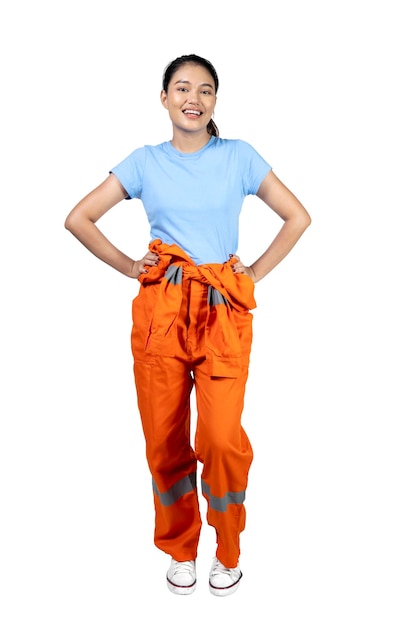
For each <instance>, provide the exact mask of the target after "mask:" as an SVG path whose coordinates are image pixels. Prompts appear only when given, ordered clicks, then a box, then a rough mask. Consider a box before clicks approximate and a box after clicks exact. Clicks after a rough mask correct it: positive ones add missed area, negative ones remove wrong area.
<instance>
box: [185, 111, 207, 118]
mask: <svg viewBox="0 0 417 626" xmlns="http://www.w3.org/2000/svg"><path fill="white" fill-rule="evenodd" d="M183 113H184V115H195V116H196V117H200V115H203V112H202V111H196V110H195V109H185V110H184V111H183Z"/></svg>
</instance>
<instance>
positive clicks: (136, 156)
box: [110, 147, 146, 198]
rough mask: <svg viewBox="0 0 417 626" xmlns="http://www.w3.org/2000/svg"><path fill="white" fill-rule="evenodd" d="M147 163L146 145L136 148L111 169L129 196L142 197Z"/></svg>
mask: <svg viewBox="0 0 417 626" xmlns="http://www.w3.org/2000/svg"><path fill="white" fill-rule="evenodd" d="M145 163H146V147H142V148H137V149H136V150H134V151H133V152H132V153H131V154H129V156H128V157H126V158H125V159H123V161H121V162H120V163H119V164H118V165H116V166H115V167H113V168H112V169H111V170H110V174H114V175H115V176H116V177H117V178H118V180H119V181H120V183H121V184H122V185H123V188H124V189H125V190H126V192H127V193H128V194H129V198H140V197H141V195H142V185H143V175H144V171H145Z"/></svg>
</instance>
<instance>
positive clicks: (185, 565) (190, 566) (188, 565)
mask: <svg viewBox="0 0 417 626" xmlns="http://www.w3.org/2000/svg"><path fill="white" fill-rule="evenodd" d="M179 572H181V573H183V572H184V573H187V574H190V575H191V576H193V575H194V562H193V561H176V562H175V565H174V571H173V574H172V575H173V576H174V575H175V574H178V573H179Z"/></svg>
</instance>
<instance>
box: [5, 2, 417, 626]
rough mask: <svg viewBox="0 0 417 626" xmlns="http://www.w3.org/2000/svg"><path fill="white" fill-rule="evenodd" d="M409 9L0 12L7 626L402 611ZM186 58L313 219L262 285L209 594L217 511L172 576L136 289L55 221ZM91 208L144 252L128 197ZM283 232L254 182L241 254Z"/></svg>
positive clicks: (122, 242) (409, 536)
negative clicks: (240, 451) (244, 439)
mask: <svg viewBox="0 0 417 626" xmlns="http://www.w3.org/2000/svg"><path fill="white" fill-rule="evenodd" d="M412 5H413V3H412V2H411V1H410V2H406V1H405V0H396V2H387V1H383V0H382V1H381V2H376V1H374V2H372V1H371V0H362V1H361V2H359V1H357V0H351V1H350V2H337V1H333V2H331V1H330V0H328V1H325V0H317V1H316V2H308V1H307V0H304V1H303V0H291V1H290V0H287V1H285V2H283V1H277V2H270V1H269V0H258V1H257V2H245V1H243V2H242V1H240V2H235V1H230V2H226V1H224V0H223V1H222V2H219V1H218V0H211V1H210V2H208V3H196V2H189V3H187V2H185V3H184V2H182V3H174V2H155V3H151V2H150V3H149V2H148V3H142V2H138V1H137V2H133V1H129V0H119V1H118V2H116V3H115V2H108V1H106V0H103V1H102V2H100V3H96V2H92V1H90V0H84V1H83V2H81V1H79V0H72V1H71V2H52V1H50V2H48V1H47V0H39V1H38V2H29V1H26V2H24V1H23V2H17V3H14V4H12V5H9V6H8V7H7V8H3V9H2V15H1V20H0V23H1V27H0V28H1V33H0V45H1V48H2V50H1V55H2V69H1V84H2V97H1V102H0V106H1V118H0V119H1V126H2V128H1V176H2V194H1V196H2V208H1V215H2V217H1V230H0V237H1V241H0V244H1V245H0V251H1V257H2V258H1V294H2V305H1V331H0V332H1V337H0V340H1V347H0V350H1V352H0V353H1V361H2V375H1V397H0V401H1V407H0V409H1V433H0V435H1V437H0V471H1V474H0V476H1V483H0V489H1V492H0V507H1V516H0V525H1V533H0V542H1V545H0V548H1V553H0V576H1V580H0V622H1V624H2V626H15V625H19V626H20V625H25V626H26V625H29V624H34V623H39V624H43V625H44V626H50V625H51V626H52V625H53V626H56V625H59V626H67V625H71V626H73V625H75V624H77V625H80V626H95V625H99V626H119V625H121V624H123V626H132V625H134V624H139V623H144V621H146V620H149V619H150V620H152V622H153V623H157V624H163V623H169V624H174V625H176V624H181V625H182V624H184V623H191V620H193V621H194V622H197V623H199V624H202V625H203V626H205V625H206V624H207V625H208V624H212V623H213V621H222V622H229V623H230V621H232V620H233V621H234V622H236V621H241V620H246V621H248V623H249V622H252V621H254V620H257V622H258V623H268V624H270V623H271V624H277V625H278V624H279V625H282V626H301V625H302V626H307V625H310V624H320V625H321V626H344V625H349V626H352V625H353V624H355V625H360V626H362V625H363V626H370V625H374V624H375V625H378V626H379V625H390V626H391V625H392V626H394V625H395V626H397V625H398V624H401V626H415V625H416V623H417V607H416V591H417V587H416V585H417V572H416V563H417V541H416V528H417V508H416V472H417V467H416V443H417V442H416V427H415V422H416V417H417V411H416V398H415V395H416V348H417V346H416V332H415V319H416V313H417V311H416V304H415V295H416V294H415V291H416V290H415V286H416V279H415V277H416V260H417V259H416V252H415V249H416V245H415V232H414V229H415V209H416V191H415V180H416V179H415V172H416V140H417V136H416V110H417V102H416V97H415V78H416V74H415V67H416V66H415V61H416V53H417V50H416V38H415V20H414V17H413V15H412ZM189 53H196V54H199V55H202V56H206V57H207V58H209V59H210V60H211V61H212V63H213V64H214V66H215V67H216V69H217V70H218V73H219V78H220V89H219V93H218V105H217V108H216V117H215V120H216V123H217V125H218V126H219V128H220V132H221V135H222V136H223V137H227V138H241V139H245V140H246V141H249V142H250V143H252V145H253V146H254V147H255V148H256V149H257V150H258V151H259V152H260V153H261V154H262V155H263V156H264V158H265V159H266V160H268V161H269V162H270V163H271V164H272V165H273V167H274V170H275V172H276V174H277V175H278V176H279V177H280V178H281V179H282V180H283V182H284V183H286V184H287V185H288V186H289V187H290V189H292V191H293V192H294V193H295V194H296V195H297V196H298V197H299V199H300V200H301V201H302V202H303V204H304V205H305V206H306V208H307V210H308V211H309V212H310V214H311V216H312V220H313V221H312V225H311V227H310V228H309V229H308V231H307V232H306V233H305V235H304V236H303V237H302V239H301V240H300V242H299V243H298V244H297V246H296V248H294V250H293V251H292V253H291V254H290V255H289V256H288V257H287V259H286V260H284V261H283V263H282V264H281V265H280V266H279V267H278V268H277V269H276V270H275V271H274V272H272V273H271V274H270V275H269V276H268V277H266V278H265V279H264V281H262V282H261V283H259V284H258V285H257V288H256V295H257V303H258V307H257V309H256V310H255V311H254V315H255V321H254V325H255V337H254V345H253V355H252V363H251V374H250V380H249V383H248V390H247V399H246V405H245V412H244V416H243V420H244V426H245V428H246V430H247V432H248V434H249V436H250V438H251V440H252V444H253V447H254V450H255V460H254V463H253V466H252V470H251V474H250V482H249V488H248V492H247V502H246V503H247V528H246V530H245V532H244V533H243V535H242V559H241V564H242V569H243V572H244V577H243V581H242V584H241V588H240V589H239V591H238V593H236V594H235V595H233V596H230V597H229V598H215V597H213V596H211V595H210V594H209V592H208V588H207V574H208V569H209V567H210V562H211V558H212V556H213V554H214V534H213V531H212V529H208V528H207V526H205V527H204V530H203V534H202V538H201V549H200V555H199V560H198V579H199V580H198V589H197V591H196V593H195V594H194V595H193V596H190V597H176V596H173V595H172V594H170V593H169V591H168V590H167V589H166V585H165V581H164V576H165V571H166V569H167V567H168V565H169V558H168V557H167V556H166V555H164V554H163V553H161V552H159V551H158V550H157V549H156V548H155V547H154V546H153V503H152V493H151V486H150V478H149V474H148V469H147V466H146V463H145V458H144V442H143V436H142V431H141V426H140V420H139V417H138V412H137V408H136V397H135V392H134V383H133V374H132V363H131V355H130V344H129V341H130V324H131V321H130V304H131V300H132V299H133V297H134V296H135V295H136V292H137V284H136V282H135V281H131V280H129V279H127V278H125V277H124V276H122V275H121V274H118V273H117V272H115V271H114V270H112V269H110V268H109V267H107V266H105V265H104V264H102V263H100V262H99V261H98V260H97V259H95V258H94V257H93V256H92V255H91V254H89V253H88V252H87V251H86V250H85V249H84V248H83V247H82V246H81V244H79V243H78V242H77V241H76V240H75V239H74V238H73V237H72V236H71V235H70V234H69V233H68V232H67V231H65V230H64V220H65V217H66V215H67V213H68V212H69V211H70V209H71V208H72V207H73V206H74V205H75V204H76V202H78V200H79V199H81V197H83V196H84V195H85V194H86V193H87V192H88V191H90V190H91V189H92V188H93V187H95V186H96V185H97V184H99V183H100V182H101V181H102V180H103V179H104V178H105V177H106V176H107V172H108V170H109V169H110V168H111V167H112V166H114V165H115V164H116V163H118V162H119V161H120V160H121V159H122V158H124V157H125V156H126V155H127V154H128V153H130V152H131V151H132V150H133V149H135V148H136V147H138V146H140V145H143V144H144V143H158V142H160V141H164V140H167V139H170V138H171V127H170V123H169V119H168V117H167V113H166V111H165V110H164V109H163V108H162V106H161V105H160V103H159V92H160V88H161V77H162V73H163V69H164V67H165V66H166V64H167V63H168V62H170V61H171V60H172V59H173V58H175V57H176V56H178V55H181V54H189ZM101 225H102V228H103V229H104V230H105V232H106V234H108V235H109V236H110V237H111V238H112V240H113V241H114V243H116V245H119V246H120V247H122V248H123V249H124V250H125V251H126V252H127V253H128V254H130V255H132V256H135V257H140V256H143V254H144V251H145V249H146V246H147V242H148V227H147V223H146V220H145V218H144V213H143V209H142V207H141V205H140V203H139V202H138V201H132V202H124V203H121V204H120V205H119V206H118V207H117V208H115V209H114V210H113V211H112V212H111V214H110V215H108V216H106V217H105V218H103V221H102V223H101ZM278 227H279V223H278V222H277V220H276V219H275V218H274V216H273V214H272V212H270V211H269V210H268V209H265V208H264V207H263V205H262V203H260V201H257V199H256V198H250V199H248V200H247V202H245V205H244V209H243V212H242V223H241V247H240V250H239V252H240V254H241V256H242V257H243V259H244V260H245V261H247V262H248V263H250V262H252V261H253V260H255V258H256V257H257V256H258V255H259V254H260V253H261V252H262V251H263V249H264V248H265V247H266V245H267V244H269V242H270V240H271V239H272V237H273V236H274V233H275V232H276V230H277V228H278ZM202 511H203V514H205V505H204V504H203V507H202ZM146 615H148V617H146ZM262 615H264V616H266V617H262Z"/></svg>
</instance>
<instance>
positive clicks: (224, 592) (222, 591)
mask: <svg viewBox="0 0 417 626" xmlns="http://www.w3.org/2000/svg"><path fill="white" fill-rule="evenodd" d="M242 575H243V574H240V578H239V580H237V581H236V582H235V583H233V585H230V587H213V585H212V584H211V582H210V581H209V589H210V593H212V594H213V595H214V596H230V595H231V594H232V593H235V591H237V589H238V587H239V585H240V581H241V580H242Z"/></svg>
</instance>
